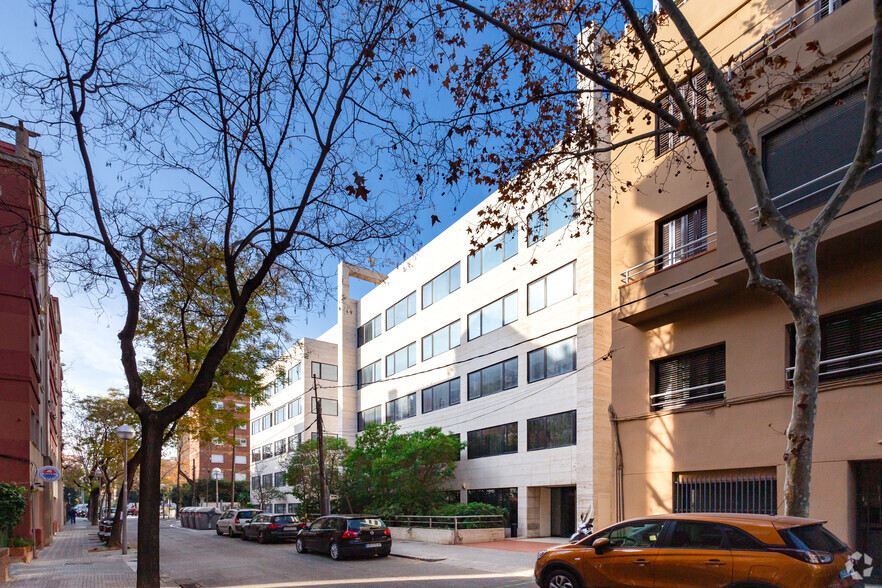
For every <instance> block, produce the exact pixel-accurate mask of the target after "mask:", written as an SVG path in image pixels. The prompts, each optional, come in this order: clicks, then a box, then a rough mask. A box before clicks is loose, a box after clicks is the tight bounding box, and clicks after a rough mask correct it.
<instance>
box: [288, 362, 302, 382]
mask: <svg viewBox="0 0 882 588" xmlns="http://www.w3.org/2000/svg"><path fill="white" fill-rule="evenodd" d="M302 372H303V365H302V364H299V363H298V364H297V365H295V366H294V367H292V368H291V369H289V370H288V385H289V386H290V385H291V384H293V383H294V382H296V381H298V380H299V379H300V378H301V377H303V373H302Z"/></svg>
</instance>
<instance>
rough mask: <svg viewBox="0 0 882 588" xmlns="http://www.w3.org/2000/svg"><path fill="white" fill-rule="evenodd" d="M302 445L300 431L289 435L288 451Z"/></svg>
mask: <svg viewBox="0 0 882 588" xmlns="http://www.w3.org/2000/svg"><path fill="white" fill-rule="evenodd" d="M299 446H300V433H297V434H296V435H291V436H290V437H288V451H296V450H297V448H298V447H299Z"/></svg>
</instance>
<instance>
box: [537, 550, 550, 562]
mask: <svg viewBox="0 0 882 588" xmlns="http://www.w3.org/2000/svg"><path fill="white" fill-rule="evenodd" d="M546 553H548V552H547V551H540V552H539V553H537V554H536V561H539V560H540V559H542V558H543V557H544V556H545V554H546Z"/></svg>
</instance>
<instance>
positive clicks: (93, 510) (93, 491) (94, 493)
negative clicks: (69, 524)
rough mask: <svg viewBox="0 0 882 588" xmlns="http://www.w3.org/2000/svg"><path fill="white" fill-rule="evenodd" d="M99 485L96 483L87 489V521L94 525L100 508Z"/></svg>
mask: <svg viewBox="0 0 882 588" xmlns="http://www.w3.org/2000/svg"><path fill="white" fill-rule="evenodd" d="M100 502H101V486H99V485H98V484H96V485H94V486H92V487H91V488H90V489H89V522H90V523H91V524H92V525H93V526H94V525H97V524H98V513H99V512H100V510H101V505H100Z"/></svg>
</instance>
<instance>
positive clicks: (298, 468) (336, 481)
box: [285, 435, 354, 516]
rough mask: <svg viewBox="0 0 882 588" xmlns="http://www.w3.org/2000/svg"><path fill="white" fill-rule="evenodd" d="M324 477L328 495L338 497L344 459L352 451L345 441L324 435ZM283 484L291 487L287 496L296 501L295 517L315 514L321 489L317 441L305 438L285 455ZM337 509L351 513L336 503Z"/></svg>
mask: <svg viewBox="0 0 882 588" xmlns="http://www.w3.org/2000/svg"><path fill="white" fill-rule="evenodd" d="M324 449H325V475H326V477H327V483H328V493H329V494H330V495H331V497H333V496H334V495H337V496H338V498H339V496H340V494H341V489H342V480H341V473H342V467H343V463H344V461H345V459H346V456H347V455H348V454H349V452H350V451H351V450H352V448H351V447H350V446H349V444H348V443H347V442H346V440H345V439H341V438H340V437H331V436H328V435H325V439H324ZM285 481H286V483H287V484H288V485H289V486H291V494H292V495H293V496H295V497H297V498H298V499H299V500H300V506H299V507H298V508H299V514H300V515H301V516H307V515H309V514H313V513H317V512H319V505H320V503H321V489H320V487H319V453H318V441H317V440H315V439H309V440H308V441H305V442H303V443H301V444H300V445H299V446H298V447H297V450H296V451H294V452H293V453H291V454H289V456H288V460H287V462H286V463H285ZM338 506H339V510H346V511H348V512H354V511H352V509H351V508H347V506H345V505H342V504H339V503H338Z"/></svg>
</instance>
